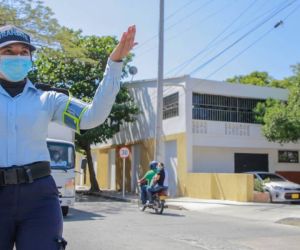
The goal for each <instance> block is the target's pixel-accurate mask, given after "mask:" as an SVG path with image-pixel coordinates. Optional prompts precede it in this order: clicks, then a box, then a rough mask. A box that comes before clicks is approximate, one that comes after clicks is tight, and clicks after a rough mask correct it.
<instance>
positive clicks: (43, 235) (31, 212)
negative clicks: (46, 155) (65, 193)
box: [0, 176, 63, 250]
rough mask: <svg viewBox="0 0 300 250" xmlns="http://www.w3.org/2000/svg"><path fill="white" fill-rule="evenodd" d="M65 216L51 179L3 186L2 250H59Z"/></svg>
mask: <svg viewBox="0 0 300 250" xmlns="http://www.w3.org/2000/svg"><path fill="white" fill-rule="evenodd" d="M62 228H63V220H62V212H61V208H60V204H59V199H58V190H57V187H56V184H55V181H54V179H53V178H52V176H47V177H43V178H40V179H37V180H35V181H34V182H33V183H30V184H18V185H7V186H0V249H1V250H12V249H13V245H14V244H15V245H16V249H17V250H58V249H62V248H61V246H60V243H58V240H59V239H61V237H62Z"/></svg>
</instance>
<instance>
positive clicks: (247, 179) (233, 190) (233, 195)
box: [184, 173, 254, 201]
mask: <svg viewBox="0 0 300 250" xmlns="http://www.w3.org/2000/svg"><path fill="white" fill-rule="evenodd" d="M185 181H186V183H187V184H186V185H185V189H184V196H188V197H193V198H201V199H218V200H234V201H253V185H254V183H253V176H252V175H249V174H210V173H202V174H200V173H189V174H187V176H186V179H185Z"/></svg>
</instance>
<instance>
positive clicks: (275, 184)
mask: <svg viewBox="0 0 300 250" xmlns="http://www.w3.org/2000/svg"><path fill="white" fill-rule="evenodd" d="M250 174H253V175H254V178H257V179H258V180H259V181H261V182H262V183H263V188H264V190H265V191H267V192H269V193H270V199H271V202H286V201H287V202H291V201H294V202H295V201H297V202H300V185H299V184H296V183H294V182H291V181H288V180H287V179H285V178H284V177H282V176H281V175H278V174H273V173H268V172H251V173H250Z"/></svg>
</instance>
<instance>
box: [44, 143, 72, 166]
mask: <svg viewBox="0 0 300 250" xmlns="http://www.w3.org/2000/svg"><path fill="white" fill-rule="evenodd" d="M47 145H48V150H49V153H50V159H51V162H50V166H51V168H52V169H70V168H74V161H75V152H74V147H73V146H72V145H71V144H67V143H61V142H47Z"/></svg>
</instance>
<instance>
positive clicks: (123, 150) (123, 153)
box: [119, 147, 130, 159]
mask: <svg viewBox="0 0 300 250" xmlns="http://www.w3.org/2000/svg"><path fill="white" fill-rule="evenodd" d="M119 154H120V157H121V158H123V159H125V158H128V157H129V154H130V151H129V149H128V148H127V147H122V148H120V151H119Z"/></svg>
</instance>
